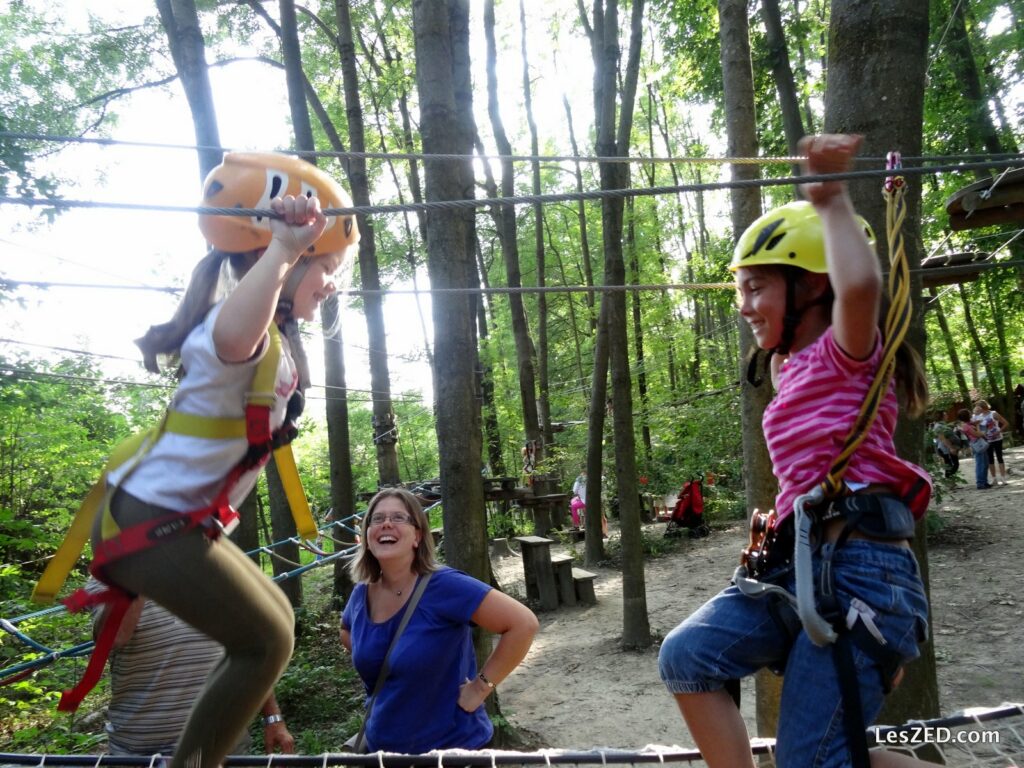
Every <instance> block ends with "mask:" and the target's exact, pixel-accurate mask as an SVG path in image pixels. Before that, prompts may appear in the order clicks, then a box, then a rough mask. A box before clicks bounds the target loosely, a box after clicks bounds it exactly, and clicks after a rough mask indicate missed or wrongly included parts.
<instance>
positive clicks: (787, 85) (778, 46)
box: [761, 0, 804, 174]
mask: <svg viewBox="0 0 1024 768" xmlns="http://www.w3.org/2000/svg"><path fill="white" fill-rule="evenodd" d="M761 7H762V8H763V9H764V26H765V29H766V31H767V35H766V42H767V44H768V60H769V61H770V63H771V69H772V79H773V80H774V81H775V90H776V91H777V92H778V94H779V107H780V109H781V110H782V129H783V130H784V131H785V132H786V146H787V147H788V148H789V154H791V155H795V154H796V145H797V142H798V141H800V139H801V137H802V136H803V135H804V125H803V120H801V119H800V103H799V101H797V97H796V80H795V79H794V77H793V68H792V67H790V65H789V51H788V50H787V49H786V34H785V32H784V31H783V29H782V15H781V14H780V13H779V0H761ZM799 171H800V167H799V164H797V165H795V166H794V167H793V173H794V174H798V173H799Z"/></svg>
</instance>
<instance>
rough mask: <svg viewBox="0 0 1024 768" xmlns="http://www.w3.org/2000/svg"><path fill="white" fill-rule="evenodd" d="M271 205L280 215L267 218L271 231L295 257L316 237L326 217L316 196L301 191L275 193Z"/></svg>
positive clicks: (324, 225) (324, 224) (275, 238)
mask: <svg viewBox="0 0 1024 768" xmlns="http://www.w3.org/2000/svg"><path fill="white" fill-rule="evenodd" d="M270 208H271V210H273V211H274V213H276V214H277V215H278V216H279V217H280V218H272V219H271V220H270V231H271V232H273V239H274V240H277V241H278V242H279V243H280V244H281V246H282V247H283V248H284V249H285V251H286V252H288V253H290V254H294V257H295V258H294V259H292V261H294V260H295V259H297V258H298V257H299V256H301V255H302V254H303V253H305V252H306V249H307V248H309V246H311V245H312V244H313V243H315V242H316V241H317V239H318V238H319V237H320V235H322V234H323V231H324V228H325V227H326V226H327V217H326V216H324V214H323V212H321V210H320V201H319V200H317V199H316V198H315V197H305V196H304V195H300V196H298V197H292V196H291V195H286V196H285V197H275V198H274V199H273V200H271V201H270Z"/></svg>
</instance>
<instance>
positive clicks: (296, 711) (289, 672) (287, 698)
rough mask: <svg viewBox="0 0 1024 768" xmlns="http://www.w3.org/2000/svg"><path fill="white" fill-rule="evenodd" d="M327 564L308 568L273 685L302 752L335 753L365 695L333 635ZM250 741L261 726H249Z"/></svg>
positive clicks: (258, 736) (354, 726)
mask: <svg viewBox="0 0 1024 768" xmlns="http://www.w3.org/2000/svg"><path fill="white" fill-rule="evenodd" d="M330 577H331V573H330V569H327V568H322V569H318V570H315V571H311V572H310V573H309V574H307V575H306V576H305V577H304V578H305V580H306V583H305V585H304V586H305V590H304V593H305V594H306V595H307V596H308V598H307V605H306V606H305V607H304V608H303V609H302V610H301V611H300V612H299V615H298V617H297V618H298V624H299V627H300V632H299V633H298V637H297V639H296V645H295V653H294V655H293V656H292V660H291V662H290V663H289V665H288V669H286V670H285V673H284V675H283V676H282V677H281V679H280V680H279V681H278V683H277V686H276V687H275V689H274V691H275V695H276V697H277V702H278V704H279V705H280V706H281V711H282V712H283V713H284V714H285V717H286V721H287V724H288V729H289V730H290V731H291V733H292V736H294V737H295V743H296V751H297V752H298V753H299V754H304V755H316V754H322V753H324V752H337V751H339V750H340V749H341V746H342V744H344V742H345V740H346V739H347V738H348V737H349V736H352V735H353V734H354V733H356V731H358V730H359V725H360V723H361V715H362V708H363V700H364V697H365V695H366V692H365V689H364V687H363V683H362V681H361V680H360V679H359V676H358V674H356V671H355V669H354V668H353V666H352V658H351V656H350V655H349V654H348V653H346V652H345V650H344V648H342V645H341V641H340V640H339V638H338V626H339V625H338V614H337V613H336V612H335V611H333V610H331V608H330V604H329V600H328V599H327V598H329V596H330V584H331V582H330ZM252 733H253V744H262V739H263V733H262V728H260V727H259V726H258V724H257V725H255V726H254V727H253V731H252Z"/></svg>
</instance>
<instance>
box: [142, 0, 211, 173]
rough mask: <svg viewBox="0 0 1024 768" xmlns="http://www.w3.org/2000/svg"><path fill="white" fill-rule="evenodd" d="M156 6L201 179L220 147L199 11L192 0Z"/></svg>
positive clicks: (163, 1)
mask: <svg viewBox="0 0 1024 768" xmlns="http://www.w3.org/2000/svg"><path fill="white" fill-rule="evenodd" d="M156 7H157V10H158V11H159V12H160V22H161V23H162V24H163V27H164V30H165V31H166V32H167V42H168V45H169V47H170V50H171V58H172V59H173V60H174V66H175V68H176V69H177V70H178V78H179V79H180V80H181V85H182V88H184V89H185V98H186V99H187V100H188V106H189V109H190V110H191V112H192V123H193V125H194V127H195V133H196V143H197V144H198V145H199V147H200V149H199V176H200V178H203V179H205V178H206V174H208V173H209V172H210V171H211V170H213V168H214V167H216V166H217V165H218V164H219V163H220V161H221V150H220V132H219V131H218V130H217V112H216V110H215V109H214V106H213V91H212V90H211V88H210V73H209V68H208V67H207V64H206V43H205V41H204V40H203V32H202V30H201V29H200V28H199V14H198V13H197V12H196V4H195V2H194V0H156Z"/></svg>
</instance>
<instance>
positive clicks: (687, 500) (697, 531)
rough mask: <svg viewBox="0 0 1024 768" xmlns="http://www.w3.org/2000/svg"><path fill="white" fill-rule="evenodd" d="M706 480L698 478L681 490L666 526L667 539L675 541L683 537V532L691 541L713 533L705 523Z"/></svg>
mask: <svg viewBox="0 0 1024 768" xmlns="http://www.w3.org/2000/svg"><path fill="white" fill-rule="evenodd" d="M703 480H704V478H703V477H701V476H698V477H697V478H696V479H694V480H687V481H686V482H685V483H683V487H682V488H680V489H679V498H678V500H677V501H676V505H675V507H673V509H672V517H671V518H670V519H669V521H668V525H666V526H665V538H666V539H675V538H679V537H680V536H682V535H683V531H684V530H685V531H686V532H687V535H688V536H689V537H690V538H691V539H702V538H704V537H705V536H707V535H708V534H709V533H711V529H710V528H708V525H707V523H705V522H704V488H703Z"/></svg>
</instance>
